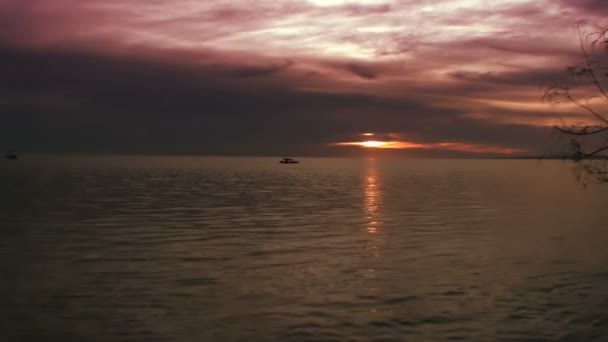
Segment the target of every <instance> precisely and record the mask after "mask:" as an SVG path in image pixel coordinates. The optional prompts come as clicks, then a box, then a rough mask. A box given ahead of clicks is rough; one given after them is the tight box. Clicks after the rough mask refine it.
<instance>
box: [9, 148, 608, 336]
mask: <svg viewBox="0 0 608 342" xmlns="http://www.w3.org/2000/svg"><path fill="white" fill-rule="evenodd" d="M277 161H278V158H211V157H154V156H141V157H138V156H95V157H93V156H90V157H87V156H71V157H59V156H55V157H52V156H29V157H26V158H23V159H21V160H19V161H8V160H6V161H2V162H0V205H1V206H0V227H1V228H0V276H1V282H0V296H1V297H0V298H2V305H0V329H1V330H0V331H1V334H2V338H1V340H2V341H446V340H469V341H547V340H553V341H554V340H563V341H608V186H602V185H589V186H586V187H585V186H583V185H582V184H581V183H580V182H577V180H576V177H575V174H574V173H573V172H572V164H571V163H570V162H565V161H549V160H544V161H536V160H438V159H430V160H416V159H330V158H319V159H313V158H302V159H301V164H298V165H281V164H278V163H277Z"/></svg>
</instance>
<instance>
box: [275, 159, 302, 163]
mask: <svg viewBox="0 0 608 342" xmlns="http://www.w3.org/2000/svg"><path fill="white" fill-rule="evenodd" d="M279 163H281V164H297V163H299V161H297V160H295V159H291V158H283V159H281V161H280V162H279Z"/></svg>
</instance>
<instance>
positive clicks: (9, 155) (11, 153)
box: [4, 151, 17, 160]
mask: <svg viewBox="0 0 608 342" xmlns="http://www.w3.org/2000/svg"><path fill="white" fill-rule="evenodd" d="M4 158H6V159H12V160H16V159H17V152H15V151H8V152H6V155H4Z"/></svg>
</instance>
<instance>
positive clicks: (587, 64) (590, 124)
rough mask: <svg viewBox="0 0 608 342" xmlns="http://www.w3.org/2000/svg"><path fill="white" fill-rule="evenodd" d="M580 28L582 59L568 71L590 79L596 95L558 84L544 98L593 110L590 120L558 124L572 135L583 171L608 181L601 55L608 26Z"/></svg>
mask: <svg viewBox="0 0 608 342" xmlns="http://www.w3.org/2000/svg"><path fill="white" fill-rule="evenodd" d="M576 28H577V32H578V36H579V43H580V50H581V54H582V60H581V62H580V63H579V64H578V65H574V66H568V67H567V70H568V72H569V73H570V75H572V76H573V77H574V78H576V79H579V80H581V79H582V80H585V81H587V82H586V84H587V85H590V86H591V88H592V92H593V94H594V95H589V93H587V95H575V94H574V93H573V91H572V89H570V87H568V85H565V84H561V83H554V84H550V85H548V86H546V87H545V92H544V95H543V100H546V101H549V102H552V103H556V104H559V103H564V102H565V103H572V104H574V105H576V106H577V107H579V108H581V109H583V110H584V111H586V112H587V113H589V120H588V121H585V122H580V123H576V124H564V125H556V126H555V129H556V130H557V131H558V132H559V133H560V134H563V135H565V136H568V137H569V138H570V152H571V157H572V158H573V159H574V160H575V162H576V163H577V166H578V169H579V171H583V174H584V175H587V176H590V177H591V179H592V180H595V181H599V182H602V183H608V155H607V154H606V152H608V115H606V114H605V113H604V112H603V110H602V107H604V108H603V109H604V110H605V109H606V108H608V93H607V89H608V88H607V87H606V86H605V85H604V83H603V81H604V80H605V79H606V78H608V64H607V63H605V62H603V61H602V55H601V53H602V52H603V53H604V59H605V56H606V54H607V53H608V27H600V26H594V28H593V30H592V31H591V33H586V32H585V31H583V30H582V29H581V26H580V25H578V26H577V27H576ZM592 101H594V102H595V103H594V104H592V103H591V102H592Z"/></svg>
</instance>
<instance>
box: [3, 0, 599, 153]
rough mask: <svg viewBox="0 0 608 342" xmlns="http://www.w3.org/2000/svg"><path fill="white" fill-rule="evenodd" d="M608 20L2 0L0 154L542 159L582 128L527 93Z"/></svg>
mask: <svg viewBox="0 0 608 342" xmlns="http://www.w3.org/2000/svg"><path fill="white" fill-rule="evenodd" d="M606 14H608V2H606V1H604V0H551V1H548V0H534V1H528V0H513V1H507V0H491V1H490V0H442V1H439V0H417V1H416V0H402V1H395V0H393V1H391V0H352V1H346V0H308V1H306V0H282V1H279V0H275V1H270V0H255V1H250V0H230V1H227V0H204V1H202V0H198V1H195V0H86V1H82V0H0V75H2V77H1V79H2V82H0V113H1V114H0V115H1V117H2V125H0V147H2V145H4V146H5V147H6V148H15V149H18V150H22V151H31V152H76V153H81V152H82V153H84V152H86V153H89V152H92V153H162V154H203V155H204V154H210V155H277V156H340V155H347V156H350V155H358V154H360V153H369V151H370V150H378V151H379V150H383V151H382V153H389V152H390V153H392V154H396V155H403V156H494V155H497V156H498V155H500V156H513V155H537V154H547V153H551V152H555V149H556V146H558V145H559V144H560V141H559V140H560V139H559V137H557V136H556V133H555V132H554V130H553V129H552V128H551V127H552V125H555V124H560V123H564V122H576V121H581V120H585V119H586V114H585V113H584V112H583V111H580V110H577V109H576V108H575V107H573V106H570V105H567V104H564V105H560V106H552V105H550V104H548V103H543V102H542V101H541V97H542V89H541V85H542V84H547V83H550V82H569V80H570V76H569V75H568V74H567V72H566V71H565V70H566V69H565V67H566V66H567V65H571V64H575V63H576V62H577V61H578V60H579V59H580V51H579V49H578V36H577V33H576V30H575V24H576V23H577V22H581V21H585V22H587V23H597V24H602V20H603V18H604V17H605V16H606ZM366 141H376V142H378V143H374V142H372V143H370V142H366ZM364 150H365V152H364ZM378 153H380V152H378Z"/></svg>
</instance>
